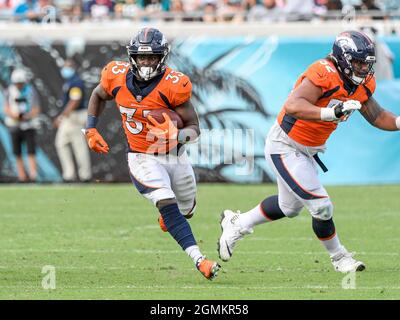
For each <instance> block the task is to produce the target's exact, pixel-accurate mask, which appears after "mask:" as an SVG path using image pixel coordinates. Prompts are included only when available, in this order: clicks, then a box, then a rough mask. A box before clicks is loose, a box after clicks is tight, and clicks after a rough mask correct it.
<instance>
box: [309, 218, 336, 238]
mask: <svg viewBox="0 0 400 320" xmlns="http://www.w3.org/2000/svg"><path fill="white" fill-rule="evenodd" d="M312 227H313V230H314V233H315V235H316V236H317V237H318V239H320V240H322V241H323V240H329V239H331V238H332V237H333V236H334V235H335V234H336V230H335V224H334V223H333V220H332V218H330V219H329V220H319V219H316V218H314V217H313V218H312Z"/></svg>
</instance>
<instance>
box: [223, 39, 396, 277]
mask: <svg viewBox="0 0 400 320" xmlns="http://www.w3.org/2000/svg"><path fill="white" fill-rule="evenodd" d="M375 59H376V58H375V48H374V44H373V43H372V41H371V40H370V39H369V38H368V37H367V36H366V35H365V34H363V33H360V32H356V31H348V32H343V33H341V34H339V35H338V36H337V38H336V39H335V42H334V44H333V48H332V52H331V53H330V54H329V55H328V56H327V57H326V58H325V59H322V60H318V61H316V62H314V63H313V64H311V66H309V67H308V69H307V70H306V71H305V72H304V73H303V74H302V75H301V76H300V77H299V78H298V80H297V82H296V84H295V86H294V89H293V90H292V92H291V93H290V95H289V97H288V99H287V100H286V102H285V104H284V106H283V108H282V110H281V112H280V113H279V115H278V118H277V121H276V123H275V124H274V125H273V127H272V128H271V129H270V131H269V134H268V137H267V139H266V145H265V157H266V159H267V161H268V162H269V164H270V166H271V167H272V168H273V170H274V172H275V173H276V176H277V184H278V195H273V196H270V197H268V198H266V199H264V200H263V201H262V202H261V203H260V204H259V205H257V206H256V207H255V208H253V209H251V210H250V211H247V212H245V213H242V214H240V213H239V212H238V213H235V212H233V211H231V210H225V211H224V212H223V214H222V219H221V228H222V235H221V237H220V239H219V241H218V251H219V255H220V258H221V259H222V260H224V261H228V260H229V259H230V258H231V256H232V253H233V250H234V247H235V244H236V242H237V241H238V240H240V239H242V238H243V237H244V236H245V235H246V234H249V233H252V232H253V227H254V226H256V225H258V224H262V223H266V222H271V221H275V220H279V219H282V218H285V217H289V218H293V217H295V216H297V215H298V214H299V213H300V211H301V210H302V208H303V207H306V208H307V210H308V211H309V212H310V214H311V216H312V228H313V230H314V233H315V234H316V236H317V237H318V239H319V240H320V241H321V244H322V245H323V246H324V247H325V249H326V250H327V251H328V253H329V255H330V258H331V262H332V264H333V267H334V269H335V270H336V271H339V272H344V273H346V272H353V271H362V270H364V269H365V264H364V263H363V262H361V261H357V260H355V259H354V258H353V254H352V253H350V252H348V251H347V250H346V249H345V247H344V246H343V245H342V244H341V242H340V240H339V237H338V235H337V233H336V229H335V225H334V223H333V219H332V215H333V205H332V202H331V199H330V197H329V195H328V193H327V192H326V190H325V188H324V187H323V186H322V185H321V182H320V180H319V178H318V172H317V165H320V166H321V168H322V169H323V170H324V171H326V170H327V169H326V167H325V166H324V164H323V163H322V162H321V160H320V159H319V157H318V152H323V151H324V150H325V142H326V140H327V139H328V138H329V136H330V134H331V133H332V132H333V131H334V130H335V129H336V128H337V126H338V124H339V123H340V122H341V121H345V120H347V118H348V117H349V116H350V115H351V114H352V113H353V112H354V111H355V110H358V111H360V112H361V114H362V115H363V117H364V118H365V119H366V120H367V121H368V122H369V123H370V124H371V125H373V126H375V127H377V128H379V129H382V130H389V131H395V130H399V129H400V117H396V116H395V115H394V114H392V113H391V112H389V111H387V110H385V109H383V108H382V107H381V106H380V105H379V104H378V102H377V101H376V100H375V99H374V98H373V97H372V95H373V93H374V91H375V85H376V84H375V77H374V71H373V66H374V63H375Z"/></svg>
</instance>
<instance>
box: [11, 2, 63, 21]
mask: <svg viewBox="0 0 400 320" xmlns="http://www.w3.org/2000/svg"><path fill="white" fill-rule="evenodd" d="M14 18H15V19H16V20H17V21H24V22H27V21H30V22H56V21H57V9H56V7H55V6H54V5H53V1H52V0H24V2H22V3H20V4H19V5H17V6H16V8H15V10H14Z"/></svg>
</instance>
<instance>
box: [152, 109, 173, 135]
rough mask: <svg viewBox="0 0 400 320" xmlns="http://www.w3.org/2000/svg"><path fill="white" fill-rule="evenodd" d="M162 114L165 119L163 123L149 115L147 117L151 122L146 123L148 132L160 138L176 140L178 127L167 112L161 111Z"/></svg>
mask: <svg viewBox="0 0 400 320" xmlns="http://www.w3.org/2000/svg"><path fill="white" fill-rule="evenodd" d="M162 115H163V118H164V120H165V121H164V122H163V123H159V122H157V120H156V119H154V118H153V117H152V116H151V115H149V116H148V117H147V119H148V120H149V121H150V122H151V123H152V124H149V123H148V124H147V128H148V129H149V133H150V134H151V135H153V136H155V137H157V138H158V139H160V140H177V139H178V128H177V127H175V125H174V123H173V122H172V120H171V118H170V117H169V116H168V114H166V113H163V114H162Z"/></svg>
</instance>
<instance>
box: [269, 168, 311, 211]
mask: <svg viewBox="0 0 400 320" xmlns="http://www.w3.org/2000/svg"><path fill="white" fill-rule="evenodd" d="M276 182H277V185H278V201H279V208H280V209H281V210H282V212H283V213H284V214H285V216H287V217H288V218H294V217H296V216H298V215H299V213H300V211H301V209H303V207H304V204H303V202H301V201H300V200H299V199H298V198H297V197H296V196H295V195H294V194H293V192H292V191H291V190H290V188H289V187H288V186H287V184H286V183H285V181H284V180H283V179H282V178H281V177H280V176H279V175H278V176H277V177H276Z"/></svg>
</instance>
